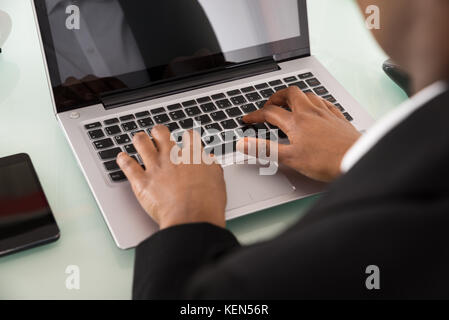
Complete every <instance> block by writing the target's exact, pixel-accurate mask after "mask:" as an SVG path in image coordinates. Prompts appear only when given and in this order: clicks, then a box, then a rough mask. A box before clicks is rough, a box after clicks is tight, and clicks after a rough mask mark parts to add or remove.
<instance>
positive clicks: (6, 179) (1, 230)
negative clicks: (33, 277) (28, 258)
mask: <svg viewBox="0 0 449 320" xmlns="http://www.w3.org/2000/svg"><path fill="white" fill-rule="evenodd" d="M59 236H60V233H59V228H58V225H57V224H56V220H55V218H54V216H53V213H52V211H51V209H50V206H49V204H48V201H47V198H46V197H45V194H44V191H43V190H42V187H41V184H40V182H39V178H38V177H37V174H36V171H35V170H34V167H33V164H32V163H31V159H30V157H29V156H28V155H27V154H17V155H13V156H10V157H6V158H0V256H4V255H7V254H11V253H15V252H18V251H22V250H25V249H29V248H32V247H36V246H39V245H43V244H46V243H49V242H53V241H56V240H58V239H59Z"/></svg>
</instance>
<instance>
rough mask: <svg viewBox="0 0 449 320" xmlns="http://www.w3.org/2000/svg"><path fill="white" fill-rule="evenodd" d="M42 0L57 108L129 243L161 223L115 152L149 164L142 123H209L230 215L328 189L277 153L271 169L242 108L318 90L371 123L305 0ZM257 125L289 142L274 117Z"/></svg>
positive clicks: (41, 27) (206, 135)
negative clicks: (136, 139)
mask: <svg viewBox="0 0 449 320" xmlns="http://www.w3.org/2000/svg"><path fill="white" fill-rule="evenodd" d="M33 4H34V5H33V7H34V12H35V16H36V23H37V29H38V31H39V35H40V41H41V47H42V53H43V57H44V61H45V65H46V69H47V76H48V82H49V88H50V91H51V96H52V103H53V111H54V113H55V117H56V119H57V121H58V123H59V124H60V126H61V129H62V131H63V132H64V134H65V136H66V138H67V142H68V143H69V145H70V147H71V149H72V150H73V153H74V155H75V158H76V160H77V162H78V164H79V166H80V168H81V171H82V172H83V174H84V176H85V178H86V180H87V183H88V185H89V187H90V189H91V191H92V193H93V195H94V197H95V199H96V201H97V203H98V206H99V208H100V210H101V212H102V214H103V216H104V219H105V221H106V224H107V226H108V228H109V230H110V232H111V234H112V237H113V239H114V241H115V243H116V244H117V246H118V247H119V248H122V249H129V248H133V247H135V246H137V245H138V244H139V243H141V242H142V241H144V240H145V239H146V238H148V237H149V236H151V235H152V234H153V233H155V232H156V231H157V230H158V227H157V225H156V224H155V223H154V222H153V221H152V220H151V218H150V217H149V216H148V215H147V214H146V213H145V212H144V211H143V209H142V208H141V207H140V205H139V204H138V202H137V201H136V199H135V197H134V195H133V193H132V191H131V188H130V184H129V182H128V181H127V180H126V177H125V175H124V174H123V172H121V171H120V169H119V168H118V166H117V164H116V162H115V158H116V156H117V154H118V153H119V152H121V151H125V152H128V153H129V154H130V155H132V156H133V157H134V159H135V160H136V161H139V162H140V163H142V161H141V159H140V157H139V155H138V154H137V153H136V150H135V148H134V146H133V145H132V137H133V135H134V134H136V133H137V132H141V131H143V132H146V133H147V134H150V133H151V128H152V127H153V126H155V125H157V124H161V125H166V126H167V127H168V128H169V129H170V131H171V132H173V135H175V133H179V132H183V131H184V130H189V129H192V128H194V129H198V128H199V129H200V130H201V133H202V140H203V144H204V146H205V150H206V152H209V153H214V154H215V156H216V158H217V160H218V161H219V163H220V164H221V165H222V166H223V170H224V175H225V181H226V188H227V193H228V203H227V207H226V218H227V219H234V218H237V217H241V216H243V215H247V214H251V213H253V212H256V211H260V210H263V209H267V208H271V207H274V206H278V205H280V204H284V203H287V202H290V201H294V200H298V199H301V198H304V197H308V196H310V195H314V194H317V193H320V192H321V191H322V190H323V188H324V185H323V184H321V183H318V182H316V181H312V180H310V179H308V178H306V177H304V176H302V175H300V174H298V173H296V172H294V171H293V170H291V169H289V168H286V167H283V166H282V165H278V164H277V163H274V165H275V166H277V167H276V168H277V170H275V171H273V172H274V173H273V174H261V170H262V169H263V168H265V167H266V166H267V163H265V164H263V163H259V162H254V161H252V162H251V161H249V159H248V158H245V157H243V155H241V154H239V153H238V152H236V150H235V144H236V143H235V141H237V140H238V139H239V134H241V132H242V129H248V127H251V126H248V125H246V124H244V123H243V122H242V116H244V115H245V114H248V113H250V112H253V111H255V110H257V109H259V108H262V107H263V106H264V104H265V102H266V101H267V100H268V99H269V98H270V96H271V95H273V94H274V93H275V92H276V91H279V90H282V89H284V88H286V87H288V86H297V87H299V88H300V89H301V90H303V91H304V92H314V93H315V94H317V95H319V96H321V97H323V98H325V99H327V100H329V101H330V102H332V103H334V104H335V105H336V106H337V107H338V108H339V109H340V110H341V111H342V112H343V114H344V115H345V117H346V118H347V120H348V121H351V122H352V123H353V124H354V126H355V127H356V128H357V129H358V130H360V131H361V132H363V131H365V130H366V129H368V128H369V127H370V126H371V125H372V123H373V120H372V118H371V117H370V115H369V114H368V113H367V112H366V111H365V110H364V109H363V108H361V106H360V105H359V104H358V103H357V102H356V101H355V100H354V99H353V98H352V97H351V96H350V95H349V94H348V93H347V92H346V90H345V89H344V88H343V87H342V86H341V85H340V84H339V83H338V82H337V81H336V80H335V79H334V78H333V77H332V75H331V74H330V73H329V72H328V71H327V70H326V69H325V68H324V67H323V66H322V65H321V63H320V62H319V61H318V60H317V59H316V58H315V57H314V56H313V55H311V51H310V43H309V33H308V21H307V7H306V1H305V0H277V1H272V0H227V1H221V0H183V1H178V0H164V1H138V0H95V1H93V0H77V1H68V0H34V1H33ZM49 111H50V110H49ZM253 128H254V129H258V130H257V131H256V132H259V131H260V130H261V129H265V130H266V131H267V132H269V133H270V137H271V133H272V136H273V137H275V138H276V137H277V139H278V140H279V142H280V143H288V140H287V139H286V136H285V134H283V133H282V131H280V130H277V129H278V128H276V127H275V126H273V125H271V124H268V123H267V124H259V125H255V126H253ZM212 133H213V134H212ZM230 133H231V134H230ZM256 134H257V133H256ZM229 159H232V160H233V161H228V160H229ZM268 165H273V163H271V164H268ZM204 196H205V197H207V196H208V195H207V194H206V195H204Z"/></svg>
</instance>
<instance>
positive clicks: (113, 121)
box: [103, 118, 120, 126]
mask: <svg viewBox="0 0 449 320" xmlns="http://www.w3.org/2000/svg"><path fill="white" fill-rule="evenodd" d="M119 122H120V121H119V120H118V119H117V118H113V119H108V120H105V121H104V122H103V123H104V124H105V125H106V126H110V125H111V124H116V123H119Z"/></svg>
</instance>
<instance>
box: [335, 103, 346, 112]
mask: <svg viewBox="0 0 449 320" xmlns="http://www.w3.org/2000/svg"><path fill="white" fill-rule="evenodd" d="M335 106H336V107H337V108H338V110H340V111H341V112H345V111H346V110H345V108H343V107H342V105H341V104H339V103H336V104H335Z"/></svg>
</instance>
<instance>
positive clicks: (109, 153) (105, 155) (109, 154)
mask: <svg viewBox="0 0 449 320" xmlns="http://www.w3.org/2000/svg"><path fill="white" fill-rule="evenodd" d="M120 152H122V149H120V148H114V149H109V150H105V151H101V152H99V153H98V155H99V156H100V158H101V159H102V160H108V159H114V158H116V157H117V155H118V154H119V153H120Z"/></svg>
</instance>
